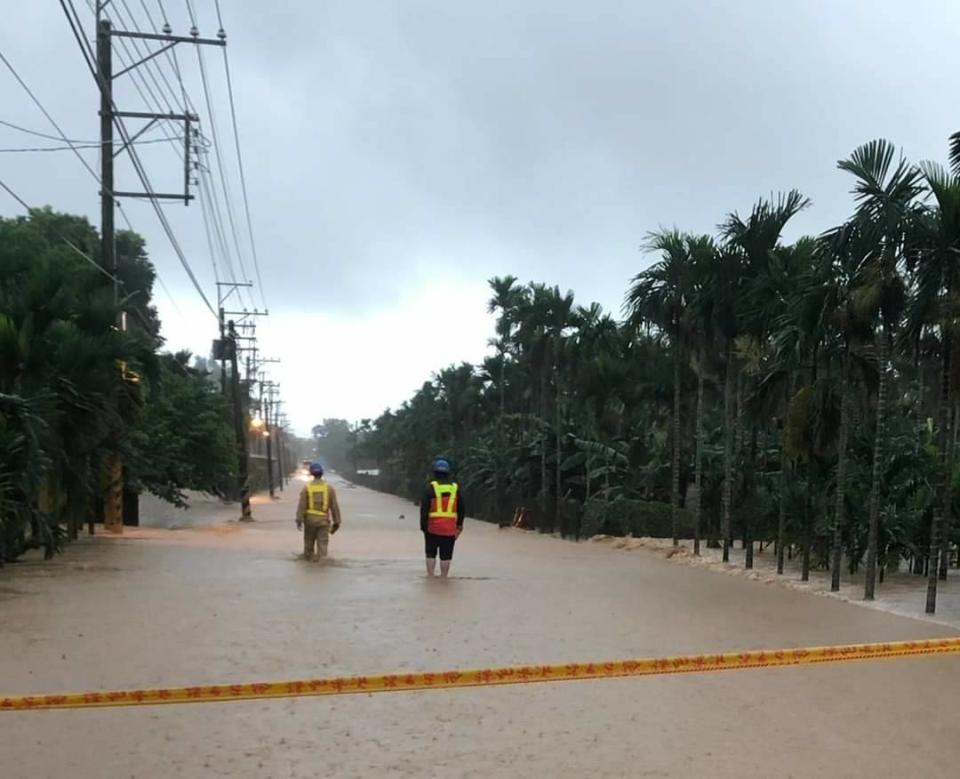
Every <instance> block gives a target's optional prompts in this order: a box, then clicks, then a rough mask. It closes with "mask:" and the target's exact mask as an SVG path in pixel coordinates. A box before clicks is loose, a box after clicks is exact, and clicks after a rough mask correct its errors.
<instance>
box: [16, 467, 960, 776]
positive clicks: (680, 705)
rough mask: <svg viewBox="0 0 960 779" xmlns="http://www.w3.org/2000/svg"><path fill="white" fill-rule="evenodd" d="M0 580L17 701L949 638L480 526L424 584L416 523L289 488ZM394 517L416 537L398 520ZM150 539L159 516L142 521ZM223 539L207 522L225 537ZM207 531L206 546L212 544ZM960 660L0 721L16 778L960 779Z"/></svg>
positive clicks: (933, 628) (762, 587) (746, 584)
mask: <svg viewBox="0 0 960 779" xmlns="http://www.w3.org/2000/svg"><path fill="white" fill-rule="evenodd" d="M296 487H297V485H296V484H294V485H292V487H291V488H288V490H287V492H286V493H285V494H284V498H283V500H281V501H278V502H275V503H270V502H269V501H265V500H263V499H260V500H259V501H258V503H257V505H255V507H254V510H255V515H256V517H257V522H255V523H254V524H252V525H238V524H236V523H227V524H223V521H224V520H227V519H229V518H230V517H231V516H232V515H233V514H234V513H235V509H234V508H233V507H230V506H226V507H223V506H217V505H213V504H212V503H211V505H209V506H205V507H203V508H202V510H201V509H197V510H195V511H194V512H191V513H190V514H189V515H188V517H189V519H185V520H184V521H183V522H180V521H179V520H178V521H176V522H171V521H168V520H166V519H162V518H160V519H157V520H156V521H155V522H153V524H165V525H169V524H178V525H182V526H183V528H184V529H176V530H166V529H162V528H144V529H139V530H135V531H132V532H131V531H128V532H127V533H126V534H125V535H124V537H123V538H120V539H114V538H107V537H104V536H97V537H96V538H94V539H91V540H85V541H83V542H81V543H79V544H76V545H74V546H72V547H71V548H70V549H69V550H68V552H67V553H66V554H65V555H63V556H61V557H59V558H57V559H56V560H54V561H52V562H46V563H44V562H42V561H38V560H33V559H30V560H28V561H26V562H24V563H20V564H18V565H15V566H11V567H9V568H7V569H4V570H2V571H0V691H2V692H9V693H26V692H47V691H62V690H67V689H69V690H85V689H98V688H114V687H129V686H164V685H170V686H175V685H189V684H194V683H197V684H201V683H217V682H233V681H257V680H272V679H284V678H296V677H300V676H319V675H346V674H360V673H377V672H395V671H403V670H434V669H449V668H456V667H476V666H490V665H501V664H503V665H507V664H527V663H551V662H564V661H575V660H592V659H604V658H625V657H631V656H649V655H665V654H679V653H687V652H702V651H723V650H731V649H740V648H765V647H789V646H807V645H815V644H828V643H844V642H854V641H882V640H898V639H909V638H926V637H934V636H942V635H952V634H954V633H955V632H956V631H954V630H951V629H950V628H949V627H946V626H941V625H936V624H932V623H929V622H922V621H919V620H915V619H909V618H905V617H901V616H896V615H890V614H885V613H882V612H879V611H875V610H871V609H865V608H862V607H860V606H857V605H855V604H849V603H844V602H841V601H839V600H835V599H831V598H824V597H817V596H814V595H811V594H809V593H805V592H798V591H794V590H791V589H788V588H784V587H779V586H776V585H772V584H765V583H762V582H757V581H751V580H749V579H745V578H743V577H739V576H728V575H723V574H721V573H717V572H715V571H711V570H707V569H706V568H702V567H692V566H688V565H678V564H676V562H674V561H668V560H664V559H661V558H660V557H658V556H656V555H654V554H647V553H642V552H640V553H634V554H630V553H625V552H621V551H617V550H613V549H610V548H607V547H605V546H604V545H599V544H587V543H584V544H579V545H575V544H571V543H568V542H564V541H560V540H556V539H551V538H545V537H541V536H537V535H534V534H528V533H523V532H518V531H501V530H498V529H497V528H496V527H494V526H491V525H485V524H480V523H468V525H467V528H466V531H465V533H464V535H463V537H462V539H461V541H460V542H459V544H458V547H457V556H456V560H455V561H454V574H455V576H456V578H454V579H452V580H450V581H446V582H442V581H438V580H432V581H431V580H426V579H425V578H424V576H423V572H422V560H421V555H422V550H421V539H420V535H419V533H418V530H417V527H418V525H417V520H416V508H415V507H413V506H411V505H410V504H408V503H405V502H404V501H401V500H399V499H396V498H393V497H390V496H386V495H381V494H377V493H373V492H369V491H367V490H363V489H360V488H351V487H346V486H341V488H340V500H341V504H342V506H343V509H344V514H345V524H344V527H343V529H342V530H341V532H340V533H339V534H337V535H336V536H335V537H334V538H333V539H332V541H331V552H332V556H333V559H332V560H331V561H330V562H328V563H327V564H323V565H317V564H309V563H303V562H300V561H297V560H295V557H294V556H295V554H296V552H297V551H298V550H299V545H300V537H299V534H298V533H297V531H296V530H295V528H294V525H293V521H292V512H293V501H294V500H295V494H294V492H295V489H296ZM401 515H403V516H404V518H401ZM147 519H149V517H147ZM207 519H209V520H213V521H215V524H209V525H207ZM205 525H206V526H205ZM958 736H960V657H941V658H926V659H903V660H888V661H880V662H874V663H858V664H849V665H835V666H821V667H816V666H808V667H799V668H772V669H762V670H750V671H739V672H729V673H718V674H705V675H701V676H697V675H687V676H678V677H651V678H642V679H620V680H608V681H598V682H576V683H564V684H555V685H532V686H518V687H505V688H490V689H464V690H453V691H442V692H428V693H400V694H391V695H375V696H358V697H344V698H303V699H293V700H272V701H264V702H259V701H257V702H241V703H230V704H198V705H190V706H169V707H144V708H139V709H117V710H84V711H63V712H29V713H12V714H11V713H5V714H0V755H2V757H0V761H2V768H0V772H2V775H3V776H16V777H20V776H23V777H44V776H49V777H61V776H70V777H170V776H177V777H206V776H242V777H247V776H249V777H261V776H263V777H312V776H337V777H339V776H348V777H374V776H411V777H421V776H446V777H460V776H470V777H495V776H496V777H499V776H524V777H541V776H554V777H559V776H564V777H566V776H570V777H579V776H602V777H608V776H609V777H619V776H657V777H667V776H671V777H693V776H697V777H700V776H716V777H768V776H793V777H808V776H809V777H821V776H851V777H853V776H867V775H870V776H914V775H923V776H927V777H939V776H943V777H952V776H957V773H958V772H957V765H960V738H958Z"/></svg>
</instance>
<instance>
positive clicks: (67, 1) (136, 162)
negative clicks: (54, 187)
mask: <svg viewBox="0 0 960 779" xmlns="http://www.w3.org/2000/svg"><path fill="white" fill-rule="evenodd" d="M60 6H61V8H63V11H64V13H65V14H66V17H67V21H68V22H69V23H70V28H71V29H72V30H73V34H74V37H75V38H76V39H77V42H78V43H79V45H80V50H81V52H82V53H83V57H84V59H85V60H86V62H87V66H88V67H89V68H90V71H91V73H92V74H93V77H94V80H95V81H96V82H97V86H98V87H99V88H100V89H101V90H105V89H106V85H105V84H104V83H103V78H104V75H103V74H101V73H100V72H99V70H98V69H97V68H96V67H94V65H93V62H94V61H95V58H92V52H90V51H89V47H90V44H89V42H88V41H87V40H86V39H85V38H84V37H83V36H82V35H81V34H80V32H79V29H78V27H77V25H78V24H79V16H77V11H76V8H75V7H74V5H73V0H60ZM67 6H69V7H70V10H72V11H73V17H75V18H76V22H75V21H74V18H73V17H71V15H70V12H69V11H68V10H67ZM111 110H112V111H113V113H114V116H113V117H112V119H113V124H114V126H115V127H116V128H117V131H118V132H119V133H120V136H121V138H122V139H123V141H124V144H125V147H126V149H127V153H128V155H129V156H130V161H131V162H132V163H133V167H134V170H135V171H136V173H137V176H138V178H139V179H140V183H141V184H142V185H143V188H144V189H145V190H146V191H147V194H148V195H149V196H150V197H149V198H148V199H149V201H150V204H151V205H152V206H153V210H154V211H155V212H156V214H157V219H159V221H160V224H161V226H162V227H163V230H164V232H165V233H166V235H167V240H169V242H170V245H171V246H172V247H173V250H174V252H175V253H176V255H177V258H178V259H179V260H180V264H181V265H182V266H183V269H184V271H186V274H187V276H188V277H189V279H190V281H191V283H192V284H193V286H194V288H195V289H196V290H197V293H198V294H199V295H200V298H201V299H202V300H203V302H204V303H205V304H206V306H207V308H208V309H209V310H210V313H211V314H213V316H214V317H217V312H216V311H215V310H214V308H213V306H212V305H211V304H210V301H209V299H208V298H207V296H206V293H204V291H203V288H202V287H201V286H200V282H199V281H197V277H196V275H195V274H194V272H193V268H191V267H190V263H189V261H188V260H187V257H186V255H185V254H184V252H183V249H182V248H181V247H180V243H179V241H178V240H177V237H176V235H174V233H173V229H172V228H171V227H170V222H169V221H168V220H167V215H166V214H165V213H164V212H163V209H162V208H161V207H160V204H159V203H158V202H157V199H156V197H155V193H154V191H153V187H152V185H151V184H150V180H149V177H148V176H147V173H146V170H145V169H144V167H143V163H142V162H141V161H140V156H139V154H138V153H137V150H136V148H135V147H134V146H133V145H131V139H130V135H129V133H128V132H127V128H126V125H124V123H123V121H122V120H121V118H120V117H118V116H116V115H115V114H116V111H117V107H116V104H115V103H114V102H113V101H112V100H111ZM78 156H79V154H78ZM81 159H83V158H82V157H81ZM84 164H85V165H86V162H84ZM87 167H88V168H89V166H87ZM94 176H95V177H96V174H94ZM97 178H98V177H97ZM98 180H99V178H98ZM111 194H112V193H111Z"/></svg>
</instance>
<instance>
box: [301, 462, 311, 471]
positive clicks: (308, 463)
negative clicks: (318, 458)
mask: <svg viewBox="0 0 960 779" xmlns="http://www.w3.org/2000/svg"><path fill="white" fill-rule="evenodd" d="M312 462H313V460H304V461H303V462H302V463H300V466H301V467H302V468H303V470H305V471H309V470H310V463H312Z"/></svg>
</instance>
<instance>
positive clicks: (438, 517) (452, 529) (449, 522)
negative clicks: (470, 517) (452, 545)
mask: <svg viewBox="0 0 960 779" xmlns="http://www.w3.org/2000/svg"><path fill="white" fill-rule="evenodd" d="M430 486H431V487H433V498H432V499H431V501H430V513H429V514H428V515H427V530H428V531H429V532H430V533H433V534H434V535H437V536H455V535H456V534H457V490H458V489H459V486H458V485H457V484H441V483H440V482H438V481H435V482H431V483H430Z"/></svg>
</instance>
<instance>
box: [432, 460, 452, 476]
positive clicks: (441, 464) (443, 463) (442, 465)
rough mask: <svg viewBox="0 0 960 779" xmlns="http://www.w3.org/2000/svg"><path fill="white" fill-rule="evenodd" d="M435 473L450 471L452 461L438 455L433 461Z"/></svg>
mask: <svg viewBox="0 0 960 779" xmlns="http://www.w3.org/2000/svg"><path fill="white" fill-rule="evenodd" d="M433 472H434V473H450V463H449V462H448V461H447V460H445V459H444V458H443V457H438V458H437V459H436V460H434V461H433Z"/></svg>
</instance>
